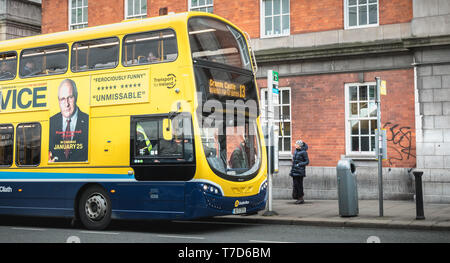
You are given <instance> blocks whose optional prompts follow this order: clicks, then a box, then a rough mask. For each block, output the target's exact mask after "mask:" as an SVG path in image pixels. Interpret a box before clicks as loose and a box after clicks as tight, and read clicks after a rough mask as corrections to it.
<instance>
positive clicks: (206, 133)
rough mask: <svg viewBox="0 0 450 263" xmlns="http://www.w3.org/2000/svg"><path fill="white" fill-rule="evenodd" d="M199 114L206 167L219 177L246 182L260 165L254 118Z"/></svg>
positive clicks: (239, 115)
mask: <svg viewBox="0 0 450 263" xmlns="http://www.w3.org/2000/svg"><path fill="white" fill-rule="evenodd" d="M218 114H220V113H218V112H215V113H212V114H211V115H216V116H214V117H213V116H211V115H210V116H208V115H207V114H205V112H204V114H203V125H202V127H201V129H200V130H201V133H202V134H201V136H202V143H203V148H204V151H205V155H206V160H208V163H209V166H210V167H211V168H212V169H213V170H214V171H215V173H216V174H218V175H219V176H221V177H223V178H225V179H228V180H232V181H244V180H250V179H251V178H253V177H254V176H255V175H256V172H257V171H258V169H259V167H260V162H261V149H260V147H259V146H260V143H259V139H258V130H257V124H256V118H254V117H249V116H245V115H244V114H239V113H238V114H226V113H223V115H222V114H220V115H222V116H218Z"/></svg>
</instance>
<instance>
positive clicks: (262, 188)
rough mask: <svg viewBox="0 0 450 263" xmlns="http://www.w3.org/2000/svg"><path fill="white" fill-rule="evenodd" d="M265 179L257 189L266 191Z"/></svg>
mask: <svg viewBox="0 0 450 263" xmlns="http://www.w3.org/2000/svg"><path fill="white" fill-rule="evenodd" d="M267 185H268V184H267V180H266V181H264V183H262V184H261V188H260V189H259V191H260V192H261V191H266V190H267Z"/></svg>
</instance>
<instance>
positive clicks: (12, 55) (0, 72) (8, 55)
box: [0, 52, 17, 80]
mask: <svg viewBox="0 0 450 263" xmlns="http://www.w3.org/2000/svg"><path fill="white" fill-rule="evenodd" d="M16 70H17V53H16V52H5V53H0V80H9V79H13V78H15V77H16Z"/></svg>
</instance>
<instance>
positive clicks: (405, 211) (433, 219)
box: [215, 200, 450, 230]
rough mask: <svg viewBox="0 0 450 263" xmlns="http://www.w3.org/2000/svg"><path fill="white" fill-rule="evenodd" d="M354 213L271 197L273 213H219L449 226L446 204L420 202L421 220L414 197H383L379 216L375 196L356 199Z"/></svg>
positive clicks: (332, 204) (326, 203) (257, 218)
mask: <svg viewBox="0 0 450 263" xmlns="http://www.w3.org/2000/svg"><path fill="white" fill-rule="evenodd" d="M358 204H359V214H358V216H356V217H340V216H339V208H338V201H337V200H306V201H305V203H304V204H301V205H296V204H294V200H274V202H273V205H272V206H273V210H274V211H275V212H277V213H278V215H275V216H263V214H264V212H265V211H260V212H259V213H258V214H257V215H248V216H244V215H231V216H220V217H215V219H217V220H220V221H227V222H245V223H264V224H287V225H315V226H333V227H376V228H403V229H422V230H450V204H431V203H425V204H424V211H425V220H416V203H415V201H390V200H384V202H383V207H384V216H383V217H380V216H379V206H378V200H359V203H358Z"/></svg>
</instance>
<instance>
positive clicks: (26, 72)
mask: <svg viewBox="0 0 450 263" xmlns="http://www.w3.org/2000/svg"><path fill="white" fill-rule="evenodd" d="M34 73H35V67H34V62H33V61H32V60H28V61H27V62H26V63H25V66H24V67H23V69H22V76H25V77H27V76H31V75H33V74H34Z"/></svg>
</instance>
